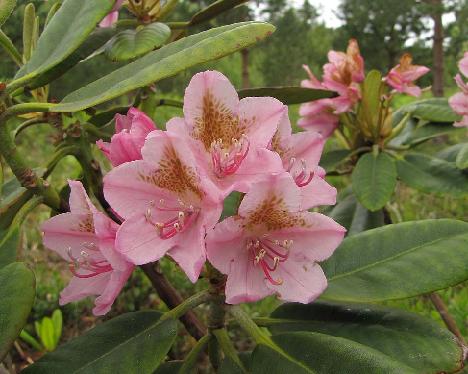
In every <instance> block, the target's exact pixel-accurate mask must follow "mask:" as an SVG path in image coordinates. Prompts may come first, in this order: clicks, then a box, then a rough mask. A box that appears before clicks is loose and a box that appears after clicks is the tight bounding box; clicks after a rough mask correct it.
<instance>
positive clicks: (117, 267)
mask: <svg viewBox="0 0 468 374" xmlns="http://www.w3.org/2000/svg"><path fill="white" fill-rule="evenodd" d="M69 185H70V188H71V193H70V212H69V213H63V214H59V215H57V216H54V217H52V218H50V219H49V220H47V221H46V222H45V223H44V224H43V225H42V230H43V232H44V245H45V246H46V247H49V248H50V249H52V250H54V251H55V252H57V253H58V254H59V255H60V256H61V257H62V258H63V259H65V260H66V261H68V262H69V263H70V265H69V267H70V271H71V273H72V274H73V278H72V279H71V281H70V283H69V284H68V286H67V287H66V288H65V289H64V290H63V291H62V293H61V294H60V305H63V304H67V303H69V302H72V301H77V300H81V299H83V298H85V297H88V296H93V295H97V296H98V297H97V298H96V300H95V307H94V309H93V313H94V314H95V315H103V314H106V313H107V312H108V311H109V310H110V308H111V306H112V304H113V302H114V300H115V299H116V297H117V295H118V294H119V292H120V290H121V289H122V287H123V286H124V284H125V282H126V281H127V279H128V278H129V277H130V274H131V273H132V271H133V268H134V265H133V264H130V263H128V262H127V261H125V260H124V258H123V257H122V255H121V254H120V253H118V252H117V251H116V250H115V248H114V239H115V234H116V232H117V229H118V225H117V224H116V223H114V222H113V221H112V220H111V219H110V218H108V217H107V216H105V215H104V214H103V213H101V212H99V211H98V210H97V209H96V208H95V207H94V205H93V204H92V203H91V201H90V200H89V198H88V196H87V195H86V191H85V189H84V188H83V185H82V184H81V183H80V182H76V181H69Z"/></svg>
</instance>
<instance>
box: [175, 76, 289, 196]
mask: <svg viewBox="0 0 468 374" xmlns="http://www.w3.org/2000/svg"><path fill="white" fill-rule="evenodd" d="M284 111H285V106H284V105H283V104H282V103H281V102H280V101H278V100H276V99H274V98H271V97H247V98H244V99H242V100H239V97H238V95H237V92H236V90H235V88H234V87H233V86H232V84H231V83H230V82H229V80H228V79H227V78H226V77H225V76H224V75H223V74H221V73H219V72H216V71H206V72H203V73H199V74H196V75H195V76H194V77H193V78H192V80H191V81H190V84H189V85H188V87H187V89H186V91H185V98H184V118H173V119H171V120H170V121H169V122H168V123H167V130H168V131H170V132H173V133H177V134H179V135H181V136H182V137H184V138H186V139H187V141H188V143H189V144H190V147H191V149H192V151H193V153H194V154H195V156H196V158H197V162H198V163H199V165H200V170H201V172H202V173H203V174H204V175H206V176H207V177H208V178H210V179H211V180H212V181H213V182H214V183H215V184H216V185H217V186H218V187H219V188H220V189H221V190H222V191H223V192H224V194H225V195H227V194H229V193H230V192H231V191H232V190H233V189H236V190H238V191H242V192H246V191H247V190H248V189H249V186H250V185H251V184H252V183H254V182H255V181H257V180H259V179H261V178H262V177H263V175H264V174H265V173H269V172H278V171H280V170H282V165H281V160H280V158H279V157H278V155H277V154H275V153H274V152H271V151H269V150H267V149H266V148H267V146H268V144H269V143H270V141H271V138H272V136H273V134H274V133H275V132H276V128H277V126H278V123H279V121H280V119H281V117H282V115H283V113H284Z"/></svg>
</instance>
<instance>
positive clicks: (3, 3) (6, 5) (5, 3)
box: [0, 0, 16, 27]
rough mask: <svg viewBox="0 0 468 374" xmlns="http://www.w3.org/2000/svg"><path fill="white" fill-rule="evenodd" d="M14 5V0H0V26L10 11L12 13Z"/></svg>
mask: <svg viewBox="0 0 468 374" xmlns="http://www.w3.org/2000/svg"><path fill="white" fill-rule="evenodd" d="M15 6H16V0H0V27H2V26H3V24H4V23H5V21H6V20H7V19H8V18H9V17H10V15H11V13H13V9H15Z"/></svg>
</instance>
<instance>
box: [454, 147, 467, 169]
mask: <svg viewBox="0 0 468 374" xmlns="http://www.w3.org/2000/svg"><path fill="white" fill-rule="evenodd" d="M455 165H457V168H459V169H461V170H463V169H466V168H468V143H465V144H464V145H463V147H462V148H461V149H460V151H459V152H458V154H457V158H456V160H455Z"/></svg>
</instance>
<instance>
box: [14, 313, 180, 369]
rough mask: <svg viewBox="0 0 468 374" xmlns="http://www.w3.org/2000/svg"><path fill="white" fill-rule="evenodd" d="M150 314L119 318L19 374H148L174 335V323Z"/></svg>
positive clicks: (161, 358)
mask: <svg viewBox="0 0 468 374" xmlns="http://www.w3.org/2000/svg"><path fill="white" fill-rule="evenodd" d="M160 316H161V313H158V312H154V311H145V312H134V313H127V314H123V315H120V316H119V317H116V318H114V319H112V320H110V321H108V322H105V323H102V324H100V325H98V326H96V327H95V328H94V329H92V330H90V331H88V332H86V333H85V334H83V335H81V336H79V337H77V338H75V339H73V340H70V341H69V342H68V343H66V344H64V345H61V346H60V347H59V348H57V349H56V350H55V351H54V352H51V353H48V354H46V355H45V356H43V357H42V358H41V359H40V360H38V361H36V362H35V363H34V364H33V365H31V366H28V367H27V368H26V369H25V370H23V372H24V373H25V374H29V373H44V374H45V373H70V374H72V373H83V374H84V373H95V374H104V373H112V372H114V373H152V372H153V371H154V370H155V369H156V368H157V367H158V366H159V365H160V363H161V362H162V361H163V360H164V357H165V356H166V354H167V352H168V351H169V349H170V348H171V346H172V343H173V342H174V340H175V338H176V336H177V322H176V321H175V320H173V319H166V320H164V321H159V319H160Z"/></svg>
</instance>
